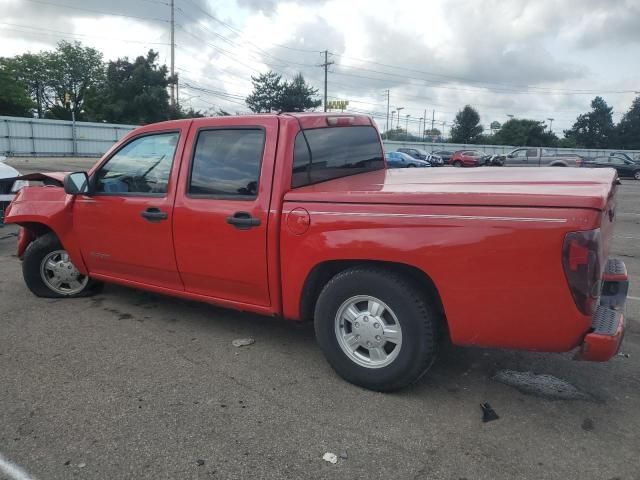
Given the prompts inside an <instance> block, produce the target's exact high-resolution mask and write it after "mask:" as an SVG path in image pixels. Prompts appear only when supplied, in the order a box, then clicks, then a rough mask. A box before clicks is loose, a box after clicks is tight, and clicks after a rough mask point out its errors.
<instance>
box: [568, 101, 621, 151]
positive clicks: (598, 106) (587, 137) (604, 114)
mask: <svg viewBox="0 0 640 480" xmlns="http://www.w3.org/2000/svg"><path fill="white" fill-rule="evenodd" d="M612 111H613V108H612V107H610V106H609V105H607V102H605V101H604V99H602V97H596V98H594V99H593V100H592V101H591V111H590V112H588V113H585V114H582V115H579V116H578V118H577V119H576V122H575V123H574V124H573V127H571V128H570V129H569V130H565V131H564V136H565V137H567V138H573V139H574V140H575V142H576V145H578V146H579V147H583V148H609V147H610V146H613V144H614V142H615V129H614V126H613V118H612Z"/></svg>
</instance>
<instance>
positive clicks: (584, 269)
mask: <svg viewBox="0 0 640 480" xmlns="http://www.w3.org/2000/svg"><path fill="white" fill-rule="evenodd" d="M600 251H601V244H600V229H599V228H598V229H595V230H588V231H584V232H569V233H567V235H566V237H565V239H564V246H563V248H562V265H563V267H564V273H565V275H566V276H567V282H568V283H569V288H570V289H571V294H572V295H573V299H574V300H575V302H576V306H577V307H578V309H579V310H580V311H581V312H582V313H584V314H585V315H592V314H593V312H595V309H596V306H597V303H598V297H599V296H600V287H601V284H600V283H601V282H600V279H601V277H602V271H601V261H600V260H601V259H600V255H601V253H600Z"/></svg>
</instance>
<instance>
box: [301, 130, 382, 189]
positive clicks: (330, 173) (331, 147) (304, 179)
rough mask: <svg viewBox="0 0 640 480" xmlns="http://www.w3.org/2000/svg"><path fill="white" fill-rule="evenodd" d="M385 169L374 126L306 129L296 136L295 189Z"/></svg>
mask: <svg viewBox="0 0 640 480" xmlns="http://www.w3.org/2000/svg"><path fill="white" fill-rule="evenodd" d="M305 135H306V138H307V141H308V142H309V145H308V146H307V142H306V141H305ZM309 150H311V157H310V156H309ZM382 168H384V160H383V153H382V146H381V145H380V139H379V137H378V132H377V131H376V129H375V128H373V127H369V126H362V127H333V128H331V127H328V128H316V129H311V130H305V131H304V134H303V132H298V135H297V136H296V143H295V151H294V155H293V176H292V179H291V186H292V187H293V188H296V187H302V186H304V185H310V184H312V183H318V182H323V181H326V180H331V179H333V178H339V177H346V176H348V175H354V174H356V173H363V172H369V171H372V170H380V169H382Z"/></svg>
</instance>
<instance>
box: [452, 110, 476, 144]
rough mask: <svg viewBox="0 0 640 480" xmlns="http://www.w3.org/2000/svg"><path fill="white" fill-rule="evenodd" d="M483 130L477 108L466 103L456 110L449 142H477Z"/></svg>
mask: <svg viewBox="0 0 640 480" xmlns="http://www.w3.org/2000/svg"><path fill="white" fill-rule="evenodd" d="M483 130H484V128H483V127H482V125H480V115H479V114H478V112H477V110H476V109H474V108H473V107H472V106H470V105H466V106H465V107H464V108H463V109H462V110H461V111H459V112H458V114H457V115H456V118H455V120H454V121H453V126H452V127H451V142H453V143H477V141H478V140H479V138H480V135H481V134H482V131H483Z"/></svg>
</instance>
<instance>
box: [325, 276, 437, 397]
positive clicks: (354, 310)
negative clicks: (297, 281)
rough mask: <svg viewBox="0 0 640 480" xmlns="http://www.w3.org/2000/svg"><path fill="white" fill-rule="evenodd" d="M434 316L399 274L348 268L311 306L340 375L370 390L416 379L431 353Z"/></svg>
mask: <svg viewBox="0 0 640 480" xmlns="http://www.w3.org/2000/svg"><path fill="white" fill-rule="evenodd" d="M437 323H438V322H437V316H436V314H435V311H434V309H432V308H431V306H430V305H429V303H428V302H427V300H426V298H425V297H424V296H423V295H422V294H421V292H419V291H418V289H417V288H416V287H415V286H414V285H413V284H412V283H411V282H409V281H408V280H407V279H405V278H404V277H402V276H400V275H397V274H395V273H393V272H389V271H386V270H382V269H376V268H369V267H354V268H350V269H348V270H345V271H343V272H341V273H338V274H337V275H336V276H335V277H334V278H333V279H331V280H330V281H329V283H327V285H326V286H325V287H324V289H323V290H322V292H321V293H320V296H319V298H318V302H317V305H316V311H315V331H316V339H317V341H318V344H319V345H320V348H321V349H322V351H323V353H324V354H325V356H326V358H327V360H328V362H329V363H330V364H331V366H332V367H333V369H334V370H335V371H336V372H337V373H338V374H339V375H340V376H341V377H342V378H344V379H345V380H347V381H349V382H351V383H354V384H356V385H359V386H361V387H364V388H368V389H370V390H376V391H393V390H398V389H400V388H402V387H404V386H406V385H409V384H411V383H413V382H415V381H416V380H418V379H419V378H420V377H421V376H422V375H423V374H424V373H425V372H426V371H427V370H428V368H429V367H430V366H431V364H432V363H433V361H434V359H435V354H436V338H437Z"/></svg>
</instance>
